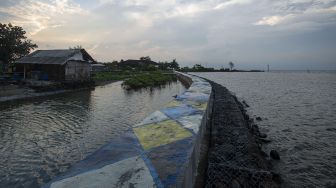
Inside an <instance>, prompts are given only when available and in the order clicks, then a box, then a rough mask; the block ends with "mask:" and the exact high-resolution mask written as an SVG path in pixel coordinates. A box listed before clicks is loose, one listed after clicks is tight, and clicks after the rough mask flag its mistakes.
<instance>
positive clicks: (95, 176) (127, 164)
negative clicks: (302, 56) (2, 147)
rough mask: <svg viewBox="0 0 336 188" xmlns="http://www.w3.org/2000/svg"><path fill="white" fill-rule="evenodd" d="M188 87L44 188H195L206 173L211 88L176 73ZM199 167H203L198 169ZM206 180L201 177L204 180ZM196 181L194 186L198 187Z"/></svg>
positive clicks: (192, 78) (187, 76)
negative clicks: (164, 105) (206, 137)
mask: <svg viewBox="0 0 336 188" xmlns="http://www.w3.org/2000/svg"><path fill="white" fill-rule="evenodd" d="M177 75H178V77H179V79H180V80H181V81H182V82H184V83H185V84H189V85H190V87H189V89H188V90H187V91H185V92H184V93H182V94H180V95H178V96H177V97H176V98H175V99H174V100H172V101H171V102H170V103H169V104H167V105H166V107H164V108H162V109H160V110H158V111H156V112H154V113H152V114H151V115H149V116H148V117H147V118H145V119H144V120H143V121H142V122H139V123H138V124H136V125H134V126H133V127H132V128H131V129H130V130H129V131H127V132H126V133H124V134H122V135H120V136H119V137H117V138H114V139H112V140H111V141H110V142H109V143H108V144H106V145H104V146H103V147H101V148H100V149H98V150H97V151H96V152H94V153H93V154H91V155H89V156H87V157H86V158H85V159H84V160H82V161H80V162H78V163H77V164H75V165H73V167H71V168H70V169H69V170H68V171H67V172H66V173H64V174H62V175H60V176H58V177H56V178H54V179H53V180H52V181H51V182H49V183H48V184H46V185H44V186H43V187H52V188H55V187H194V186H195V185H196V184H198V185H200V184H202V183H203V182H202V181H199V179H204V178H200V175H201V174H204V173H205V172H206V171H205V170H206V168H205V167H206V166H205V163H204V162H205V161H206V160H205V159H206V153H207V149H206V148H207V147H205V146H206V145H207V143H206V142H204V140H207V139H205V136H206V133H207V130H209V129H208V128H209V127H208V122H209V119H208V117H209V116H210V115H211V109H212V102H211V91H212V88H211V85H210V83H209V82H207V81H206V80H204V79H201V78H199V77H196V76H190V75H186V74H183V73H177ZM199 164H202V165H199ZM203 177H204V176H203ZM196 180H197V182H196Z"/></svg>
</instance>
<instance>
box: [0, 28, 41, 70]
mask: <svg viewBox="0 0 336 188" xmlns="http://www.w3.org/2000/svg"><path fill="white" fill-rule="evenodd" d="M35 48H37V45H36V44H34V43H32V41H31V40H29V39H27V37H26V31H24V30H23V28H22V27H19V26H13V25H12V24H10V23H9V24H2V23H0V60H2V61H3V62H4V63H11V62H14V61H15V60H17V59H19V58H21V57H23V56H25V55H28V54H29V53H30V51H31V50H33V49H35Z"/></svg>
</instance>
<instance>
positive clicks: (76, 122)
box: [0, 82, 185, 188]
mask: <svg viewBox="0 0 336 188" xmlns="http://www.w3.org/2000/svg"><path fill="white" fill-rule="evenodd" d="M183 91H185V87H184V86H182V84H180V82H173V83H170V84H167V85H165V86H164V87H161V88H154V89H151V90H149V89H142V90H138V91H133V92H128V91H126V90H124V89H122V87H121V82H115V83H112V84H108V85H105V86H100V87H96V88H95V90H93V91H89V90H88V91H80V92H72V93H66V94H59V95H55V96H48V97H42V98H37V99H34V100H31V99H30V100H27V101H25V102H12V103H6V104H4V103H0V143H1V144H0V187H1V188H2V187H4V188H18V187H29V188H30V187H40V186H41V185H42V184H44V183H46V182H48V181H50V179H51V178H53V177H55V176H57V175H59V174H60V173H62V172H64V171H66V170H67V169H68V168H69V167H71V165H72V164H74V163H76V162H78V161H80V160H81V159H83V158H85V157H86V156H87V155H89V154H90V153H92V152H94V151H95V150H97V149H98V148H100V147H101V146H102V145H104V144H105V143H107V142H108V141H109V140H111V139H112V138H113V137H115V136H117V135H119V134H121V133H123V132H124V131H126V130H128V129H129V128H130V127H131V126H132V125H134V124H136V123H138V122H140V121H141V120H142V119H143V118H145V117H146V116H147V115H149V114H150V113H151V112H154V111H155V110H157V109H160V108H162V107H163V106H164V105H166V104H167V103H168V102H169V101H170V100H172V99H173V97H172V96H174V95H176V94H180V93H182V92H183ZM0 92H1V91H0Z"/></svg>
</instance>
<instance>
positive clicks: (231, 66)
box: [229, 61, 234, 70]
mask: <svg viewBox="0 0 336 188" xmlns="http://www.w3.org/2000/svg"><path fill="white" fill-rule="evenodd" d="M229 66H230V70H232V69H233V67H234V63H233V62H232V61H230V63H229Z"/></svg>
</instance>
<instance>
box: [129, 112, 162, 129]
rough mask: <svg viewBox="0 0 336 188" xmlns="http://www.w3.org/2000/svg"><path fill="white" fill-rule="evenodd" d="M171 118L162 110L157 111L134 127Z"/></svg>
mask: <svg viewBox="0 0 336 188" xmlns="http://www.w3.org/2000/svg"><path fill="white" fill-rule="evenodd" d="M167 119H169V118H168V117H167V116H166V115H164V114H163V113H162V112H160V111H155V112H153V113H152V114H151V115H149V116H147V117H146V118H145V119H144V120H142V122H140V123H138V124H136V125H135V126H134V127H138V126H141V125H146V124H151V123H157V122H160V121H163V120H167Z"/></svg>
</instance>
